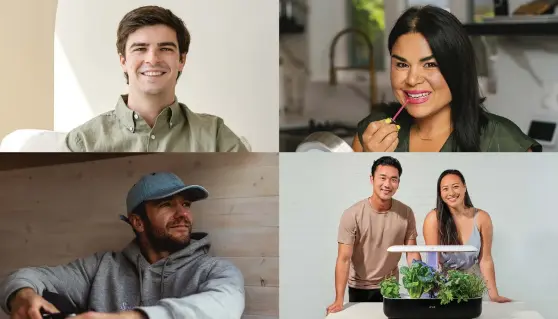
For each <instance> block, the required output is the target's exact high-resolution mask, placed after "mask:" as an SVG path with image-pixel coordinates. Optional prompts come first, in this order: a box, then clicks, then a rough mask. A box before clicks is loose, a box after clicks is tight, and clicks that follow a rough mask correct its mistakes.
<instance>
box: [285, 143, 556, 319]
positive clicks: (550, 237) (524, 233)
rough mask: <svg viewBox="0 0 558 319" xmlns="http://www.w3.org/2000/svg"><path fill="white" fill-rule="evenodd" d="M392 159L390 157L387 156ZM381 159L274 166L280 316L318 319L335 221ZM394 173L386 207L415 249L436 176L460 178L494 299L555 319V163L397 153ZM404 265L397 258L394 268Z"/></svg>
mask: <svg viewBox="0 0 558 319" xmlns="http://www.w3.org/2000/svg"><path fill="white" fill-rule="evenodd" d="M392 155H393V154H392ZM380 156H381V154H373V153H361V154H355V153H353V154H335V155H333V154H327V153H298V154H288V153H283V154H281V157H280V163H281V170H280V181H281V183H280V215H279V216H280V227H279V229H280V256H281V259H280V267H279V270H280V282H281V285H280V313H281V317H282V318H305V319H317V318H324V315H325V309H326V307H327V306H328V305H329V304H330V303H332V302H333V301H334V298H335V289H334V269H335V260H336V257H337V227H338V225H339V219H340V217H341V214H342V212H343V211H344V210H345V209H346V208H348V207H349V206H351V205H352V204H354V203H355V202H357V201H359V200H361V199H364V198H366V197H367V196H370V195H371V194H372V187H371V185H370V181H369V175H370V168H371V165H372V163H373V161H374V160H375V159H376V158H378V157H380ZM394 157H396V158H397V159H398V160H399V161H400V162H401V164H402V166H403V174H402V176H401V183H400V188H399V190H398V192H397V193H396V194H395V198H397V199H399V200H401V201H403V202H404V203H406V204H407V205H409V206H410V207H411V208H412V209H413V210H414V212H415V216H416V219H417V230H418V232H419V239H418V242H419V244H421V243H424V239H423V238H422V224H423V220H424V217H425V216H426V214H427V213H428V212H429V211H430V210H431V209H432V208H434V207H435V203H436V183H437V179H438V177H439V175H440V173H442V171H444V170H446V169H459V170H460V171H461V172H462V173H463V174H464V176H465V180H466V182H467V186H468V190H469V194H470V196H471V199H472V201H473V204H474V205H475V206H476V207H478V208H481V209H483V210H485V211H487V212H488V213H489V214H490V216H491V217H492V221H493V224H494V243H493V257H494V262H495V266H496V281H497V284H498V288H499V291H500V294H502V295H503V296H506V297H509V298H511V299H514V300H518V301H524V302H526V303H527V304H528V306H529V307H531V308H532V309H534V310H537V311H539V312H540V313H541V314H542V315H543V316H544V318H546V319H550V318H558V312H557V311H556V308H554V307H552V306H554V305H556V304H558V292H557V290H556V288H555V287H556V286H557V285H558V272H557V271H556V265H557V264H558V256H557V254H556V251H558V250H557V248H556V244H557V243H558V214H557V213H556V209H555V202H554V199H555V198H556V190H555V189H556V182H557V178H558V165H557V163H558V154H557V155H554V154H550V155H549V156H541V155H537V156H533V154H496V153H493V154H491V153H488V154H487V153H485V154H464V153H460V154H441V153H440V154H438V153H436V154H411V153H403V154H397V155H395V156H394ZM403 263H404V255H403V256H402V260H401V264H403ZM347 301H348V298H347V297H346V298H345V302H347Z"/></svg>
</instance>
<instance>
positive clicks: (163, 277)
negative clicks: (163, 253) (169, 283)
mask: <svg viewBox="0 0 558 319" xmlns="http://www.w3.org/2000/svg"><path fill="white" fill-rule="evenodd" d="M168 262H169V259H168V258H167V260H165V263H164V264H163V270H162V271H161V297H160V298H161V299H163V298H165V295H164V293H165V278H166V276H165V267H166V266H167V263H168Z"/></svg>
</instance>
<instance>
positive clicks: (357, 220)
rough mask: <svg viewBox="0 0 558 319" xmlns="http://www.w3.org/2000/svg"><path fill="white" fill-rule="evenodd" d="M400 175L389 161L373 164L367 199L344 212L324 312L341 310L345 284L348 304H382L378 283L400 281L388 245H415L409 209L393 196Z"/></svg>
mask: <svg viewBox="0 0 558 319" xmlns="http://www.w3.org/2000/svg"><path fill="white" fill-rule="evenodd" d="M402 171H403V169H402V167H401V164H400V163H399V161H398V160H397V159H395V158H393V157H390V156H384V157H381V158H379V159H377V160H376V161H374V164H373V165H372V171H371V175H370V182H371V184H372V187H373V194H372V196H371V197H368V198H366V199H363V200H361V201H359V202H357V203H356V204H354V205H353V206H351V207H349V208H348V209H347V210H345V212H343V215H342V217H341V222H340V223H339V235H338V239H337V241H338V243H339V247H338V256H337V263H336V265H335V301H334V302H333V304H331V305H330V306H329V307H328V308H327V313H332V312H338V311H340V310H342V309H343V301H344V297H345V289H346V287H347V283H348V285H349V302H382V300H383V298H382V295H381V293H380V282H381V281H382V280H383V279H384V278H386V277H390V276H396V277H397V278H399V267H398V263H399V260H400V259H401V253H388V251H387V249H388V247H390V246H393V245H416V244H417V240H416V238H417V229H416V223H415V215H414V213H413V210H412V209H411V208H410V207H409V206H407V205H405V204H403V203H401V202H400V201H398V200H396V199H395V198H393V195H394V194H395V193H396V192H397V189H398V188H399V182H400V178H401V173H402ZM406 257H407V263H408V264H409V265H410V264H411V263H412V261H413V259H417V260H420V259H421V258H420V254H419V253H407V254H406Z"/></svg>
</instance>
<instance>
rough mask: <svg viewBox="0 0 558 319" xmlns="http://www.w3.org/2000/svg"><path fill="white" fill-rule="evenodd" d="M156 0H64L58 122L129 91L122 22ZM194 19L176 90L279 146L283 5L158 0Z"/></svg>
mask: <svg viewBox="0 0 558 319" xmlns="http://www.w3.org/2000/svg"><path fill="white" fill-rule="evenodd" d="M153 3H154V2H153V1H148V0H134V1H110V0H80V1H75V0H59V1H58V10H57V17H56V31H55V32H56V39H55V63H54V68H55V69H54V74H55V81H54V85H55V91H54V92H55V94H54V101H55V107H54V114H55V120H54V129H55V130H60V131H68V130H70V129H72V128H74V127H76V126H78V125H80V124H82V123H83V122H85V121H87V120H89V119H91V118H92V117H94V116H95V115H98V114H100V113H102V112H106V111H108V110H111V109H113V108H114V107H115V105H116V101H117V99H118V96H119V94H122V93H125V92H126V85H125V80H124V77H123V75H122V71H121V69H120V66H119V59H118V54H117V53H116V29H117V27H118V23H119V21H120V19H121V18H122V17H123V16H124V15H125V14H126V13H127V12H128V11H130V10H132V9H134V8H136V7H139V6H142V5H149V4H153ZM156 3H157V5H160V6H163V7H167V8H169V9H171V10H172V11H173V12H174V13H175V14H176V15H178V16H179V17H181V18H182V19H183V20H184V22H185V23H186V26H187V27H188V29H189V31H190V33H191V37H192V42H191V46H190V53H189V54H188V59H187V64H186V67H185V69H184V72H183V74H182V76H181V78H180V80H179V81H178V85H177V96H178V98H179V100H180V101H181V102H183V103H185V104H186V105H188V106H189V107H190V108H191V109H192V110H194V111H195V112H203V113H210V114H214V115H218V116H220V117H222V118H224V120H225V123H226V124H227V125H229V126H230V127H231V128H232V130H233V131H235V132H236V133H237V134H238V135H241V136H245V137H246V138H247V139H248V141H249V142H250V143H251V145H252V149H253V151H261V152H273V151H278V149H279V147H278V140H279V33H278V31H277V30H278V28H279V27H278V16H279V6H278V3H277V2H276V1H260V0H235V1H181V0H158V1H157V2H156Z"/></svg>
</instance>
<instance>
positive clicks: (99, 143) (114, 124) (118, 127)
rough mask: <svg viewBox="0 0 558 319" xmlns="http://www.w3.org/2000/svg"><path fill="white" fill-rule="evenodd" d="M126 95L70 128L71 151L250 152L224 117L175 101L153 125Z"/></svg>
mask: <svg viewBox="0 0 558 319" xmlns="http://www.w3.org/2000/svg"><path fill="white" fill-rule="evenodd" d="M127 101H128V96H127V95H122V96H120V98H119V99H118V103H117V104H116V108H115V109H114V110H112V111H109V112H106V113H103V114H101V115H99V116H97V117H95V118H93V119H91V120H89V121H88V122H86V123H84V124H82V125H80V126H78V127H77V128H75V129H73V130H72V131H70V132H69V133H68V134H67V136H66V138H65V141H64V142H65V147H67V148H68V149H69V150H70V151H72V152H247V151H248V150H247V148H246V146H245V145H244V144H243V143H242V141H241V139H240V138H238V136H236V135H235V134H234V133H233V132H232V131H231V129H229V128H228V127H227V126H226V125H225V123H224V122H223V119H221V118H219V117H217V116H213V115H208V114H201V113H194V112H192V111H191V110H190V109H189V108H188V107H186V105H184V104H182V103H179V102H178V100H177V99H176V97H175V102H174V103H173V104H172V105H170V106H168V107H166V108H165V109H163V110H162V111H161V113H160V114H159V115H158V116H157V118H156V120H155V124H154V125H153V127H150V126H149V125H148V124H147V123H146V122H145V120H144V119H143V118H142V117H141V116H140V115H139V114H137V113H136V112H134V111H132V110H131V109H129V108H128V106H127V105H126V103H127Z"/></svg>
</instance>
